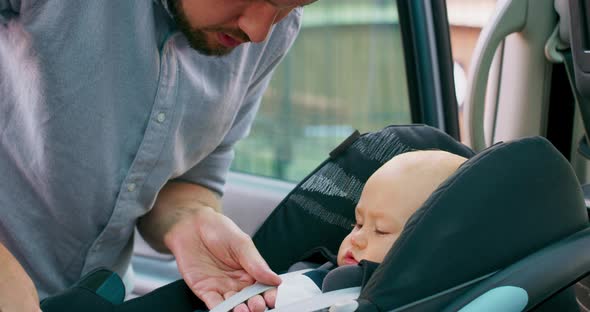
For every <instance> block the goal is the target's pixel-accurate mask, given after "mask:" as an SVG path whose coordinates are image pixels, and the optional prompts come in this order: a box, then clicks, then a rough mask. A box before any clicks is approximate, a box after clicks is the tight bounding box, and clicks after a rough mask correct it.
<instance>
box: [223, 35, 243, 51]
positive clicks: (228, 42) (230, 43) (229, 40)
mask: <svg viewBox="0 0 590 312" xmlns="http://www.w3.org/2000/svg"><path fill="white" fill-rule="evenodd" d="M217 39H218V40H219V42H220V43H221V44H222V45H224V46H225V47H227V48H235V47H237V46H239V45H240V44H242V43H243V41H241V40H239V39H236V38H234V37H232V36H230V35H228V34H226V33H224V32H218V33H217Z"/></svg>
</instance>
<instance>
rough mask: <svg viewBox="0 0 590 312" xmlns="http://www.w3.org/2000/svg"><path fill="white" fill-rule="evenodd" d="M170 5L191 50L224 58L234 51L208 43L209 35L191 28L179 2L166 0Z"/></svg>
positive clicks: (169, 7)
mask: <svg viewBox="0 0 590 312" xmlns="http://www.w3.org/2000/svg"><path fill="white" fill-rule="evenodd" d="M164 1H167V3H168V9H169V10H170V13H171V14H172V16H173V18H174V21H175V22H176V26H177V27H178V29H179V30H180V31H181V32H182V33H183V34H184V36H185V37H186V38H187V40H188V43H189V44H190V46H191V48H193V49H195V50H196V51H197V52H199V53H201V54H203V55H207V56H224V55H227V54H229V53H230V52H231V51H233V48H228V47H224V46H221V45H217V46H212V45H211V44H209V42H208V41H207V34H206V33H205V32H204V31H202V30H200V29H196V28H193V27H191V25H190V23H189V21H188V18H187V17H186V14H185V13H184V10H183V9H182V7H181V4H180V1H178V0H164Z"/></svg>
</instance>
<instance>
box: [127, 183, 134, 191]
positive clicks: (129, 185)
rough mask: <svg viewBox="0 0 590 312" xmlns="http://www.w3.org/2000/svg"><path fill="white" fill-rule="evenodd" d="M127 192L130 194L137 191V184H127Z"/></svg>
mask: <svg viewBox="0 0 590 312" xmlns="http://www.w3.org/2000/svg"><path fill="white" fill-rule="evenodd" d="M127 190H128V191H129V192H133V191H135V183H129V184H127Z"/></svg>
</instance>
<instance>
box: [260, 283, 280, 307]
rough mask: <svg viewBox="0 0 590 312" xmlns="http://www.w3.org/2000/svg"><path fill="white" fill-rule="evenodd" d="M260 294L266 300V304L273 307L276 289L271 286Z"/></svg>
mask: <svg viewBox="0 0 590 312" xmlns="http://www.w3.org/2000/svg"><path fill="white" fill-rule="evenodd" d="M262 296H263V297H264V301H265V302H266V306H267V307H269V308H271V309H274V308H275V303H276V301H277V289H276V288H273V289H270V290H267V291H265V292H264V294H262Z"/></svg>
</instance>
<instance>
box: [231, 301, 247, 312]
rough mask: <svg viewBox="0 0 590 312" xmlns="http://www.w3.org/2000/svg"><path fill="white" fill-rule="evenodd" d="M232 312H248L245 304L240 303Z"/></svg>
mask: <svg viewBox="0 0 590 312" xmlns="http://www.w3.org/2000/svg"><path fill="white" fill-rule="evenodd" d="M234 312H250V310H249V309H248V306H247V305H246V304H245V303H240V304H238V305H237V306H236V307H235V308H234Z"/></svg>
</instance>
